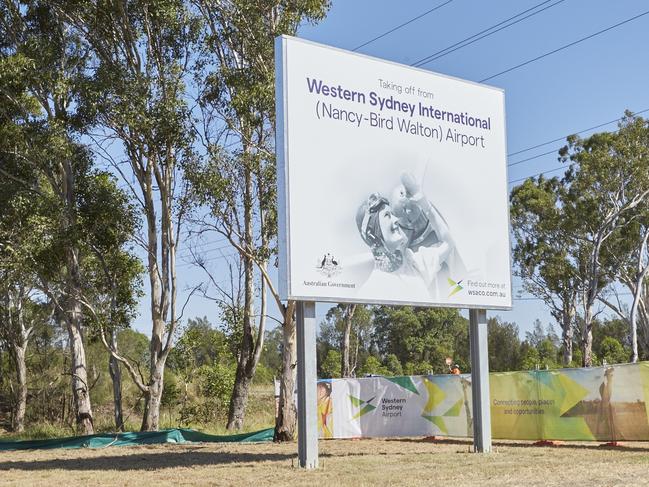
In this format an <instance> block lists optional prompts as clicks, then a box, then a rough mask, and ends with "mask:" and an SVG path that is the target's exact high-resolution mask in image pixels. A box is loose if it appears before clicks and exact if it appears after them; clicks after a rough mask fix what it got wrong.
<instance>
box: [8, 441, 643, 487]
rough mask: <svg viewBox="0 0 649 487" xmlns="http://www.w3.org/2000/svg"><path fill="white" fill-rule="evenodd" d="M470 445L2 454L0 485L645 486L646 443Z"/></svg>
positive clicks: (234, 446) (372, 443) (351, 443)
mask: <svg viewBox="0 0 649 487" xmlns="http://www.w3.org/2000/svg"><path fill="white" fill-rule="evenodd" d="M470 448H471V443H470V442H469V441H464V440H462V441H455V440H446V441H441V442H438V443H428V442H425V441H423V440H420V439H403V440H358V441H353V440H347V441H343V440H329V441H323V442H320V465H321V468H320V469H318V470H317V471H301V470H299V469H297V468H295V467H294V466H293V465H296V464H297V461H296V449H297V445H296V444H294V443H293V444H283V445H275V444H256V445H251V444H219V445H214V444H212V445H190V446H187V445H156V446H148V447H133V448H127V447H122V448H108V449H103V450H47V451H21V452H4V453H2V454H1V456H0V483H1V484H3V485H5V484H6V485H49V486H54V485H99V484H101V485H155V486H156V487H157V486H159V485H257V486H261V485H270V484H272V485H291V486H298V485H304V486H311V485H327V486H334V485H353V486H355V487H358V486H364V485H441V486H445V485H448V486H452V487H463V486H473V485H480V486H492V485H493V486H502V485H516V486H518V485H525V486H547V485H561V486H565V485H585V486H588V487H593V486H600V485H601V486H618V485H619V486H629V485H649V475H648V472H649V443H628V444H626V445H625V446H624V447H618V448H615V449H612V448H602V447H599V446H597V445H593V444H570V445H560V446H557V447H536V446H531V445H530V444H527V443H514V442H497V443H495V451H494V453H492V454H490V455H481V454H473V453H469V450H470Z"/></svg>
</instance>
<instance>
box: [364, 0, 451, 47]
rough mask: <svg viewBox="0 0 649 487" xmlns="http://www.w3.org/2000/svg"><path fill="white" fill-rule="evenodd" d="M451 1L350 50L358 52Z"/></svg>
mask: <svg viewBox="0 0 649 487" xmlns="http://www.w3.org/2000/svg"><path fill="white" fill-rule="evenodd" d="M452 1H453V0H447V1H446V2H444V3H442V4H440V5H437V6H436V7H433V8H431V9H430V10H426V11H425V12H424V13H422V14H419V15H417V16H416V17H413V18H412V19H410V20H407V21H405V22H404V23H403V24H399V25H397V26H396V27H393V28H392V29H390V30H388V31H386V32H384V33H383V34H380V35H378V36H376V37H374V38H373V39H370V40H369V41H367V42H364V43H363V44H361V45H360V46H356V47H355V48H354V49H352V51H358V50H359V49H360V48H361V47H365V46H367V45H368V44H371V43H372V42H374V41H378V40H379V39H381V38H383V37H385V36H387V35H388V34H392V33H393V32H394V31H397V30H399V29H401V28H402V27H405V26H406V25H408V24H411V23H413V22H414V21H415V20H419V19H421V18H422V17H425V16H426V15H428V14H430V13H433V12H434V11H435V10H437V9H440V8H442V7H443V6H444V5H448V4H449V3H451V2H452Z"/></svg>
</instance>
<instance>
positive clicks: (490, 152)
mask: <svg viewBox="0 0 649 487" xmlns="http://www.w3.org/2000/svg"><path fill="white" fill-rule="evenodd" d="M276 57H277V59H276V69H277V88H276V93H277V155H278V160H277V167H278V187H279V209H278V211H279V215H278V216H279V252H280V254H279V259H280V274H279V283H280V293H281V295H282V298H283V299H298V300H305V301H330V302H357V303H385V304H414V305H422V306H452V307H476V308H492V309H508V308H511V299H512V296H511V274H510V254H509V211H508V201H507V171H506V143H505V114H504V94H503V92H502V90H500V89H496V88H493V87H489V86H485V85H479V84H476V83H472V82H468V81H463V80H459V79H455V78H450V77H448V76H443V75H439V74H435V73H431V72H428V71H422V70H419V69H414V68H411V67H407V66H403V65H399V64H395V63H391V62H386V61H382V60H379V59H375V58H370V57H367V56H362V55H358V54H355V53H350V52H347V51H342V50H339V49H333V48H330V47H326V46H322V45H318V44H314V43H311V42H307V41H303V40H300V39H296V38H291V37H281V38H278V39H277V44H276Z"/></svg>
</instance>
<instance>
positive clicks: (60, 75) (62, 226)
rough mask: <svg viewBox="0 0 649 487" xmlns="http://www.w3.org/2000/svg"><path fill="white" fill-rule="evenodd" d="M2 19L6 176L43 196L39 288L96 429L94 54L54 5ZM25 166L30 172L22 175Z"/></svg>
mask: <svg viewBox="0 0 649 487" xmlns="http://www.w3.org/2000/svg"><path fill="white" fill-rule="evenodd" d="M0 19H1V20H0V39H2V41H1V42H0V52H1V56H2V57H1V58H0V59H1V61H0V62H1V63H2V65H1V66H0V77H2V79H3V81H2V83H0V86H1V87H2V88H1V89H0V96H1V97H2V106H3V107H5V108H6V107H11V110H14V112H15V113H14V117H13V118H12V119H10V120H7V119H6V118H5V120H4V123H5V125H8V126H11V129H10V130H11V132H12V137H11V138H10V139H4V140H3V141H2V142H3V143H2V152H3V153H2V156H3V158H4V160H5V161H7V160H12V161H13V162H14V166H13V169H14V171H13V172H11V171H9V170H7V167H8V166H4V167H3V169H4V170H3V171H2V175H3V177H5V178H7V179H8V180H11V181H12V182H13V183H15V184H19V185H22V186H23V187H24V188H25V189H26V190H29V191H31V192H32V193H33V194H34V195H38V198H34V200H35V202H36V200H37V202H38V203H39V204H40V209H42V210H43V212H44V213H43V218H42V219H41V220H39V221H38V222H39V223H40V224H41V225H43V226H49V229H48V232H47V235H48V237H50V238H49V239H45V240H42V241H41V242H40V243H41V244H43V248H42V249H41V251H40V252H39V253H38V254H37V255H34V256H32V257H34V258H33V261H34V263H35V267H36V268H37V269H38V270H37V272H36V273H37V275H38V278H39V287H40V288H41V290H42V291H43V292H45V293H46V294H47V296H48V299H49V300H50V301H51V302H52V303H54V305H55V306H56V307H57V308H58V312H59V313H58V314H59V315H60V316H61V317H62V319H63V321H64V322H65V325H66V328H67V331H68V342H69V347H70V355H71V370H70V377H71V383H72V392H73V397H74V407H75V414H76V423H77V428H78V429H79V430H80V431H81V432H83V433H92V432H93V421H92V407H91V402H90V395H89V394H90V391H89V387H88V380H87V378H88V377H87V370H86V369H87V367H86V357H85V348H84V343H83V330H82V328H83V320H82V309H81V307H82V305H81V301H80V296H81V292H82V290H81V289H82V279H81V270H80V269H81V259H82V255H81V254H80V244H79V240H80V238H81V236H82V232H80V231H79V222H78V215H77V208H76V203H77V195H78V180H79V178H80V177H81V176H82V175H83V174H84V173H86V172H87V171H88V169H89V167H90V165H91V158H90V155H89V154H88V152H87V151H86V149H85V148H84V147H83V146H81V145H80V144H79V143H78V141H77V140H76V139H77V138H78V136H79V135H80V134H81V132H82V130H83V127H84V120H83V118H82V117H80V114H79V112H78V102H79V93H80V91H81V86H82V85H83V84H84V82H85V71H86V68H87V63H88V51H87V48H86V46H85V44H84V43H83V40H82V39H81V38H80V37H79V36H77V35H76V34H75V33H73V32H71V31H70V30H69V29H68V28H67V27H66V25H65V21H64V20H63V18H62V17H61V15H58V14H57V11H56V10H55V9H53V8H52V6H51V5H50V4H49V3H46V2H38V1H13V0H2V1H1V2H0ZM5 114H6V112H5ZM25 171H27V172H29V173H31V174H32V176H31V177H30V178H28V179H27V178H24V177H23V175H24V172H25ZM37 207H39V206H38V205H37V204H35V205H34V208H37ZM33 221H34V223H35V224H36V220H33ZM34 230H36V228H34Z"/></svg>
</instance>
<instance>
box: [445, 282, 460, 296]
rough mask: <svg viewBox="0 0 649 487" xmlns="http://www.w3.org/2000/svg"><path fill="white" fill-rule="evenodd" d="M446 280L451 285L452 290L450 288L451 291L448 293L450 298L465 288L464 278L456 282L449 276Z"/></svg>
mask: <svg viewBox="0 0 649 487" xmlns="http://www.w3.org/2000/svg"><path fill="white" fill-rule="evenodd" d="M446 280H447V281H448V285H449V286H450V287H451V290H450V292H449V294H448V297H449V298H450V297H451V296H453V295H454V294H457V293H459V292H460V291H461V290H462V289H464V288H463V287H462V279H461V280H459V281H457V282H455V281H454V280H453V279H451V278H450V277H449V278H447V279H446Z"/></svg>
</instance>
